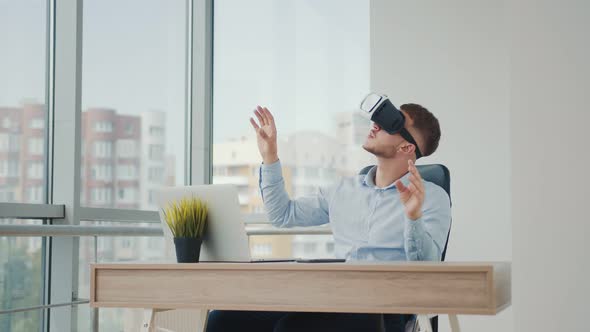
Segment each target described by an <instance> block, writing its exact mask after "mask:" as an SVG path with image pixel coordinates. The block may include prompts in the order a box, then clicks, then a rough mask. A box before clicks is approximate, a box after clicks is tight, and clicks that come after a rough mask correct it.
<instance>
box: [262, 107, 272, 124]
mask: <svg viewBox="0 0 590 332" xmlns="http://www.w3.org/2000/svg"><path fill="white" fill-rule="evenodd" d="M260 114H261V115H262V117H263V118H264V123H265V124H267V125H270V124H272V121H271V119H270V116H269V115H268V114H269V112H268V109H267V108H266V107H261V108H260Z"/></svg>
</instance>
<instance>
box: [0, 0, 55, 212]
mask: <svg viewBox="0 0 590 332" xmlns="http://www.w3.org/2000/svg"><path fill="white" fill-rule="evenodd" d="M46 16H47V1H46V0H29V1H0V31H2V32H3V33H0V45H2V51H1V52H2V55H1V56H0V57H1V59H2V60H1V61H0V73H1V74H0V87H2V88H0V202H19V203H23V202H25V203H43V202H45V197H44V196H45V167H46V163H45V156H46V153H45V150H46V148H45V145H46V143H47V140H46V138H45V127H46V115H47V114H46V107H45V100H46V97H45V89H46V79H45V75H46V71H47V68H46V62H47V27H46V26H47V19H46Z"/></svg>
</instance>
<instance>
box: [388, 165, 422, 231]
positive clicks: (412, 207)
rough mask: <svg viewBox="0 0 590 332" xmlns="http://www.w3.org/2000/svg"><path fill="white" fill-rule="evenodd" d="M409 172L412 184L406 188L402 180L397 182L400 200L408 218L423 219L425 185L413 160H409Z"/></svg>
mask: <svg viewBox="0 0 590 332" xmlns="http://www.w3.org/2000/svg"><path fill="white" fill-rule="evenodd" d="M408 172H410V176H409V179H410V184H409V185H408V186H407V187H406V186H405V185H404V184H403V183H402V181H401V180H397V181H396V182H395V187H396V188H397V191H398V192H399V196H400V199H401V201H402V203H403V204H404V208H405V211H406V216H408V218H410V220H417V219H419V218H420V217H422V204H423V203H424V184H423V183H422V177H421V176H420V172H418V169H417V168H416V165H414V162H413V161H412V160H408Z"/></svg>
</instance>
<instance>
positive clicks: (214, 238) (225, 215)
mask: <svg viewBox="0 0 590 332" xmlns="http://www.w3.org/2000/svg"><path fill="white" fill-rule="evenodd" d="M184 197H195V198H199V199H201V200H203V201H204V202H206V203H207V206H208V212H209V213H208V218H207V225H206V228H205V234H204V236H203V244H202V245H201V254H200V257H199V261H232V262H250V247H249V246H248V235H247V234H246V228H245V227H244V222H243V219H242V216H241V214H240V204H239V202H238V191H237V189H236V187H235V186H233V185H231V184H211V185H198V186H183V187H166V188H160V189H158V190H156V191H155V192H154V198H155V202H156V204H157V206H158V211H159V214H160V223H161V225H162V229H163V231H164V238H165V241H166V247H167V248H166V253H167V257H166V260H170V261H174V262H176V255H175V250H174V240H173V237H172V232H171V231H170V228H169V227H168V225H167V224H166V222H165V221H164V216H163V213H162V208H163V207H165V206H167V205H168V203H170V202H172V201H177V200H180V199H181V198H184Z"/></svg>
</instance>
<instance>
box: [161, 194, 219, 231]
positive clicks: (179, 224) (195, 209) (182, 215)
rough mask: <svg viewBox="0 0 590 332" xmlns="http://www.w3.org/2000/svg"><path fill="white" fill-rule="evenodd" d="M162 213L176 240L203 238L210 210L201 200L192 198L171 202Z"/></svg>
mask: <svg viewBox="0 0 590 332" xmlns="http://www.w3.org/2000/svg"><path fill="white" fill-rule="evenodd" d="M162 212H163V214H164V220H165V221H166V224H168V227H170V230H171V231H172V235H173V236H174V237H175V238H179V237H193V238H197V237H202V236H203V232H204V231H205V224H206V223H207V212H208V208H207V204H206V203H205V202H203V201H201V200H200V199H198V198H195V197H191V198H182V199H181V200H179V201H173V202H170V203H168V205H167V206H166V207H164V208H163V209H162Z"/></svg>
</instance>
